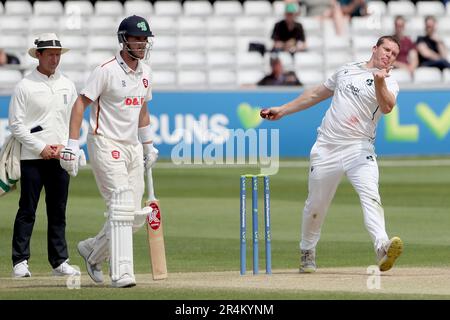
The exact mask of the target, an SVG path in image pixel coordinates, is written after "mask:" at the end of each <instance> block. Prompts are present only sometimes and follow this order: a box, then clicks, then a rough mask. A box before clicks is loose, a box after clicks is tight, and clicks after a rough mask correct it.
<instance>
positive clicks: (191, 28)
mask: <svg viewBox="0 0 450 320" xmlns="http://www.w3.org/2000/svg"><path fill="white" fill-rule="evenodd" d="M207 31H208V29H207V26H206V20H205V19H203V18H200V17H189V16H188V17H185V16H182V17H180V18H178V32H179V34H187V35H190V34H206V32H207Z"/></svg>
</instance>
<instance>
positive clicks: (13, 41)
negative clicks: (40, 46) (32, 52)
mask: <svg viewBox="0 0 450 320" xmlns="http://www.w3.org/2000/svg"><path fill="white" fill-rule="evenodd" d="M33 43H34V40H33V41H32V42H31V41H28V39H27V37H18V36H17V35H2V36H1V37H0V48H8V50H12V51H16V52H22V51H25V50H26V49H27V48H28V47H31V46H32V45H33Z"/></svg>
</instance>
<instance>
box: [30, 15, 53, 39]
mask: <svg viewBox="0 0 450 320" xmlns="http://www.w3.org/2000/svg"><path fill="white" fill-rule="evenodd" d="M28 25H29V27H30V33H31V34H33V35H38V34H40V33H43V32H56V33H58V31H59V30H58V28H55V26H57V25H58V19H57V18H56V16H32V17H31V18H30V20H29V22H28ZM55 29H56V30H55Z"/></svg>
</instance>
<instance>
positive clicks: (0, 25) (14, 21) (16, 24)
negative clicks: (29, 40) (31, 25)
mask: <svg viewBox="0 0 450 320" xmlns="http://www.w3.org/2000/svg"><path fill="white" fill-rule="evenodd" d="M27 24H28V22H27V19H26V18H25V17H21V16H2V17H1V19H0V30H1V33H2V36H1V37H3V36H5V35H11V34H16V35H17V34H22V35H26V34H28V28H27V27H25V28H24V26H27ZM1 37H0V38H1Z"/></svg>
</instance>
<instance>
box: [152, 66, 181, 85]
mask: <svg viewBox="0 0 450 320" xmlns="http://www.w3.org/2000/svg"><path fill="white" fill-rule="evenodd" d="M176 84H177V74H176V72H175V71H171V70H153V73H152V87H153V88H166V87H169V88H170V87H175V86H176Z"/></svg>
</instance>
